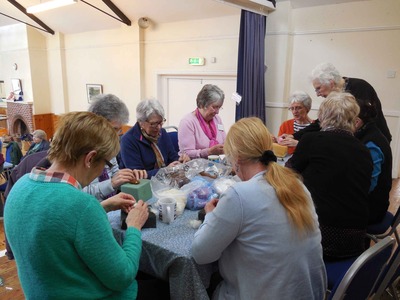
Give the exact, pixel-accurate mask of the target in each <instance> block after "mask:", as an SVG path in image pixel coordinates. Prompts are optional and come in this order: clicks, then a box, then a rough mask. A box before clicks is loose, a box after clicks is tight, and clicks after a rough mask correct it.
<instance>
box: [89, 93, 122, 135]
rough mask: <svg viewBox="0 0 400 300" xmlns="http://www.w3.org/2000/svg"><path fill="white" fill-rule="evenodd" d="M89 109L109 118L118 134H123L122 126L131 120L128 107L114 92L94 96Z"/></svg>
mask: <svg viewBox="0 0 400 300" xmlns="http://www.w3.org/2000/svg"><path fill="white" fill-rule="evenodd" d="M99 100H100V101H99ZM88 111H90V112H92V113H95V114H96V115H100V116H103V117H104V118H106V119H107V120H109V121H110V122H111V125H112V126H113V127H114V129H115V130H116V131H117V133H118V134H121V132H122V126H123V125H125V124H127V123H128V122H129V110H128V107H127V106H126V104H125V103H124V102H122V100H121V99H119V98H118V97H117V96H115V95H113V94H101V95H97V96H96V97H94V99H93V101H92V103H91V104H90V106H89V109H88Z"/></svg>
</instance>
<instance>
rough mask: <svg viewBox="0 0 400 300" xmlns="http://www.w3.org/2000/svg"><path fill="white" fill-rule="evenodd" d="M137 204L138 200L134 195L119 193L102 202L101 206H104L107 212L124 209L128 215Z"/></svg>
mask: <svg viewBox="0 0 400 300" xmlns="http://www.w3.org/2000/svg"><path fill="white" fill-rule="evenodd" d="M135 202H136V200H135V198H134V197H133V196H132V195H129V194H125V193H119V194H117V195H115V196H112V197H110V198H108V199H106V200H104V201H101V202H100V204H101V206H103V208H104V210H105V211H106V212H109V211H113V210H118V209H122V210H124V211H125V212H127V213H128V212H129V211H130V210H131V209H132V208H133V206H134V205H135Z"/></svg>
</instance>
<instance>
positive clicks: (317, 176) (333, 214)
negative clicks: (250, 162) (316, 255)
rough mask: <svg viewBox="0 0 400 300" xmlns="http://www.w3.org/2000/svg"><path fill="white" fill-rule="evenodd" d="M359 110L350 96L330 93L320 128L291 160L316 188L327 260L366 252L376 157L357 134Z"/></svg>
mask: <svg viewBox="0 0 400 300" xmlns="http://www.w3.org/2000/svg"><path fill="white" fill-rule="evenodd" d="M358 113H359V106H358V105H357V102H356V101H355V99H354V97H353V96H352V95H351V94H349V93H337V92H332V93H330V94H329V96H328V97H327V98H326V100H324V101H323V102H322V103H321V105H320V108H319V112H318V118H319V120H320V124H321V131H317V132H310V133H307V134H305V135H304V136H303V137H302V139H301V140H300V141H299V143H298V145H297V148H296V151H295V152H294V154H293V156H292V158H291V159H290V160H289V161H288V163H287V166H288V167H292V168H293V169H295V170H296V171H298V172H299V173H300V174H301V175H302V176H303V179H304V184H305V185H306V186H307V188H308V190H309V191H310V192H311V195H312V198H313V201H314V203H315V207H316V211H317V214H318V219H319V224H320V228H321V233H322V247H323V251H324V257H325V258H326V259H338V258H344V257H349V256H355V255H358V254H360V253H362V252H363V251H364V250H365V245H364V239H365V233H366V227H367V224H368V214H369V211H368V190H369V187H370V183H371V172H372V160H371V155H370V153H369V151H368V149H367V148H366V147H365V146H364V145H363V144H362V143H361V142H360V141H359V140H358V139H356V138H355V137H354V135H353V132H354V131H355V118H356V116H357V115H358Z"/></svg>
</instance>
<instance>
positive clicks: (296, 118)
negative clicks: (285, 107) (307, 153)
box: [277, 91, 314, 154]
mask: <svg viewBox="0 0 400 300" xmlns="http://www.w3.org/2000/svg"><path fill="white" fill-rule="evenodd" d="M289 103H290V104H289V110H290V111H291V112H292V114H293V119H290V120H287V121H285V122H283V123H282V125H281V127H280V128H279V134H278V139H277V140H278V143H279V144H280V145H282V146H288V154H292V153H293V152H294V150H295V149H296V146H297V143H298V141H296V140H295V139H292V138H290V137H288V136H287V135H291V136H292V135H293V133H295V132H297V131H300V130H302V129H303V128H305V127H307V126H308V125H310V124H311V123H312V122H314V121H313V120H312V119H311V118H310V117H309V116H308V112H309V111H310V109H311V103H312V100H311V97H310V96H309V95H308V94H307V93H306V92H303V91H296V92H294V93H293V94H292V95H291V96H290V97H289Z"/></svg>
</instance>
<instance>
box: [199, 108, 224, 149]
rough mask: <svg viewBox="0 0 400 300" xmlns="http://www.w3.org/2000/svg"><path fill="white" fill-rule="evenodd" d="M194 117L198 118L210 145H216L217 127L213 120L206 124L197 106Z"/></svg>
mask: <svg viewBox="0 0 400 300" xmlns="http://www.w3.org/2000/svg"><path fill="white" fill-rule="evenodd" d="M195 112H196V117H197V119H198V120H199V123H200V127H201V129H203V131H204V134H205V135H206V136H207V137H208V139H209V140H210V147H212V146H214V145H218V144H219V143H218V141H217V127H216V126H215V122H214V120H211V121H210V122H209V123H208V124H207V122H206V120H204V118H203V116H202V115H201V113H200V110H199V109H198V108H197V109H196V111H195Z"/></svg>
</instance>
